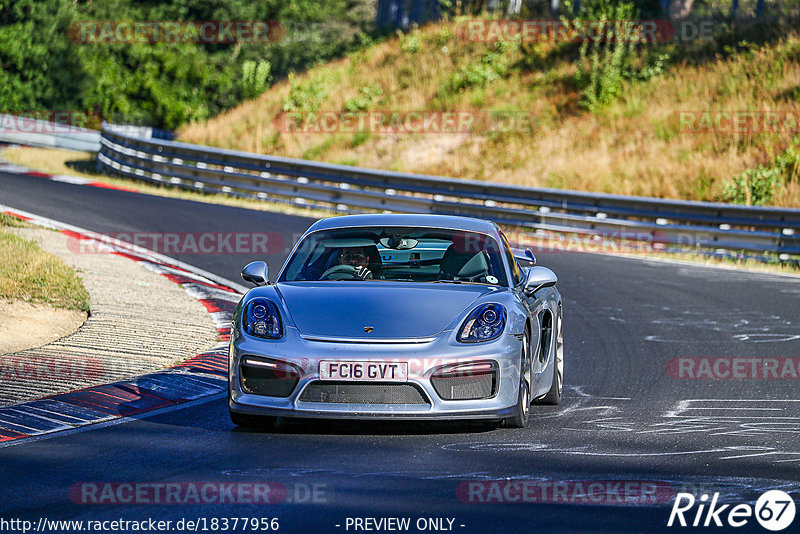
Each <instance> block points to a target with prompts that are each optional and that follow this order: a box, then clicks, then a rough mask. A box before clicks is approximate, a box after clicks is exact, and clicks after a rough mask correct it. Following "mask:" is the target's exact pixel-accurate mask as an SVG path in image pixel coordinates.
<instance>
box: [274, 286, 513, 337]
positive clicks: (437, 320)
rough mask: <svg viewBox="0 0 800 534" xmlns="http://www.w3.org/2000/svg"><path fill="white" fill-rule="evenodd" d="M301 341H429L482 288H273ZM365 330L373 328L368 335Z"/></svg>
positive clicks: (485, 289) (483, 291)
mask: <svg viewBox="0 0 800 534" xmlns="http://www.w3.org/2000/svg"><path fill="white" fill-rule="evenodd" d="M275 289H276V290H277V292H278V293H279V294H280V296H281V298H282V299H283V302H284V304H285V306H286V309H287V310H288V311H289V315H290V316H291V318H292V320H293V321H294V323H295V326H296V327H297V329H298V330H299V331H300V332H301V334H303V335H305V336H306V337H312V338H321V339H330V338H348V339H364V340H369V339H374V340H378V339H406V338H426V337H433V336H436V335H437V334H439V333H440V332H442V331H443V330H445V329H446V328H447V327H448V326H449V325H450V324H451V323H452V322H453V321H455V320H456V319H460V318H461V316H462V315H463V314H464V313H465V312H467V311H468V309H467V308H471V305H472V304H473V303H475V302H476V301H477V300H478V299H480V298H481V297H483V296H484V295H487V294H490V293H494V292H497V291H498V290H499V289H500V288H497V287H492V286H483V285H466V284H465V285H456V284H432V283H427V284H422V283H403V282H380V281H365V282H358V281H342V282H334V281H328V282H283V283H280V284H278V285H276V286H275ZM365 327H372V328H373V330H372V331H371V332H369V333H367V332H366V331H365Z"/></svg>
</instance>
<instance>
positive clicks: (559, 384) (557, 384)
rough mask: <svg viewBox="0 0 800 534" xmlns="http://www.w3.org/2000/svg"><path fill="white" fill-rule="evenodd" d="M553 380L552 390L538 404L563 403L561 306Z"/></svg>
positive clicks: (554, 355) (557, 324)
mask: <svg viewBox="0 0 800 534" xmlns="http://www.w3.org/2000/svg"><path fill="white" fill-rule="evenodd" d="M553 365H554V367H553V381H552V382H551V383H550V391H548V392H547V394H546V395H545V396H544V397H542V398H541V399H539V400H537V401H536V402H537V404H549V405H551V406H555V405H557V404H560V403H561V395H562V392H563V388H564V336H563V334H562V333H561V307H560V306H559V308H558V320H557V322H556V346H555V351H554V354H553Z"/></svg>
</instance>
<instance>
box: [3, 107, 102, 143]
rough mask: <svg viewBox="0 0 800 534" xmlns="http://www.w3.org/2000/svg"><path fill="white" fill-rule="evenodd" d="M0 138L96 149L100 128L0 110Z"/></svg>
mask: <svg viewBox="0 0 800 534" xmlns="http://www.w3.org/2000/svg"><path fill="white" fill-rule="evenodd" d="M0 142H3V143H11V144H15V145H29V146H38V147H44V148H64V149H67V150H82V151H86V152H97V151H98V150H100V132H99V131H97V130H89V129H87V128H79V127H76V126H73V125H66V124H60V123H55V122H49V121H44V120H40V119H34V118H27V117H18V116H15V115H5V114H0Z"/></svg>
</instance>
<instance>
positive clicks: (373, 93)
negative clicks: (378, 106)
mask: <svg viewBox="0 0 800 534" xmlns="http://www.w3.org/2000/svg"><path fill="white" fill-rule="evenodd" d="M381 95H383V91H382V90H381V88H380V87H375V86H367V87H362V88H361V89H359V91H358V96H357V97H355V98H350V99H348V100H347V102H345V103H344V109H345V111H349V112H351V113H356V112H359V111H367V110H368V109H370V107H372V105H373V104H374V103H375V101H376V100H377V99H379V98H380V97H381Z"/></svg>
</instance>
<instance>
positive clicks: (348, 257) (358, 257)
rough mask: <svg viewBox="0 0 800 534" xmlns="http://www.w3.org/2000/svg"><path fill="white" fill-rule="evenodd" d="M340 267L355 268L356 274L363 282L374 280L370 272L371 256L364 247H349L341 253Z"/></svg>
mask: <svg viewBox="0 0 800 534" xmlns="http://www.w3.org/2000/svg"><path fill="white" fill-rule="evenodd" d="M339 265H349V266H351V267H354V268H355V274H356V276H358V277H359V278H361V279H362V280H367V279H369V278H372V271H370V270H369V256H368V255H367V251H366V250H364V249H363V248H362V247H349V248H345V249H342V251H341V252H340V253H339Z"/></svg>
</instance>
